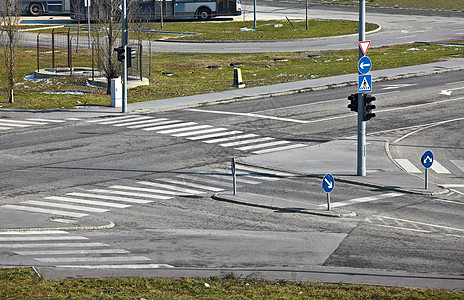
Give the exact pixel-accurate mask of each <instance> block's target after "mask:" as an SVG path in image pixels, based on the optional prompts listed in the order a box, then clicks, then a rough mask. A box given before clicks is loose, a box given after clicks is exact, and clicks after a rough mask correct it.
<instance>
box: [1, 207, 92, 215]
mask: <svg viewBox="0 0 464 300" xmlns="http://www.w3.org/2000/svg"><path fill="white" fill-rule="evenodd" d="M1 207H3V208H7V209H14V210H22V211H29V212H38V213H43V214H51V215H58V216H66V217H73V218H81V217H86V216H88V215H89V214H82V213H75V212H70V211H63V210H55V209H46V208H38V207H31V206H22V205H12V204H7V205H3V206H1Z"/></svg>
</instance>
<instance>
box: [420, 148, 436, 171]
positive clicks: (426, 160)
mask: <svg viewBox="0 0 464 300" xmlns="http://www.w3.org/2000/svg"><path fill="white" fill-rule="evenodd" d="M421 163H422V165H423V166H424V168H426V169H428V168H430V167H431V166H432V164H433V153H432V151H425V153H424V155H422V158H421Z"/></svg>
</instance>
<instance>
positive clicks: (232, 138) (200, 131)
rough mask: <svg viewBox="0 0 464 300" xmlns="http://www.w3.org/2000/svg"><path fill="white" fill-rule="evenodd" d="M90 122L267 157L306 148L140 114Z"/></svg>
mask: <svg viewBox="0 0 464 300" xmlns="http://www.w3.org/2000/svg"><path fill="white" fill-rule="evenodd" d="M87 122H89V123H96V124H101V125H112V126H116V127H126V128H130V129H140V130H144V131H147V132H156V133H158V134H164V135H170V136H172V137H182V138H186V139H189V140H192V141H200V142H203V143H206V144H217V145H219V146H221V147H233V148H234V149H236V150H239V151H251V152H252V153H253V154H264V153H270V152H275V151H282V150H290V149H296V148H301V147H305V146H306V145H305V144H296V143H292V142H290V141H285V140H279V139H276V138H272V137H266V136H260V135H257V134H253V133H246V132H243V131H240V130H229V129H228V128H225V127H214V126H211V125H204V124H198V123H197V122H184V121H182V120H170V119H167V118H155V117H150V116H141V115H131V116H122V117H112V118H105V119H96V120H89V121H87Z"/></svg>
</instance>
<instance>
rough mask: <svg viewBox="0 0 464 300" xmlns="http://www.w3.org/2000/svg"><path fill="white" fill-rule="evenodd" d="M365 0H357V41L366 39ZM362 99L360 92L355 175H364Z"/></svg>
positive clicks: (364, 144) (363, 98)
mask: <svg viewBox="0 0 464 300" xmlns="http://www.w3.org/2000/svg"><path fill="white" fill-rule="evenodd" d="M365 16H366V0H360V1H359V41H360V42H364V41H365V40H366V22H365ZM358 51H359V52H358V56H359V59H361V58H362V57H363V56H364V53H363V52H362V50H361V49H359V50H358ZM364 100H365V94H364V93H361V94H359V97H358V157H357V158H358V160H357V162H358V165H357V175H358V176H366V122H364V111H363V107H364Z"/></svg>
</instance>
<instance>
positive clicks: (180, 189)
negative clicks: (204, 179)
mask: <svg viewBox="0 0 464 300" xmlns="http://www.w3.org/2000/svg"><path fill="white" fill-rule="evenodd" d="M137 183H139V184H143V185H148V186H155V187H159V188H165V189H169V190H175V191H176V192H177V193H176V195H180V194H182V195H183V194H185V193H188V194H193V195H197V194H201V193H203V192H202V191H198V190H192V189H186V188H180V187H177V186H173V185H169V184H162V183H157V182H151V181H139V182H137ZM165 192H168V191H165ZM178 192H182V193H178ZM169 193H171V192H170V191H169Z"/></svg>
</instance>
